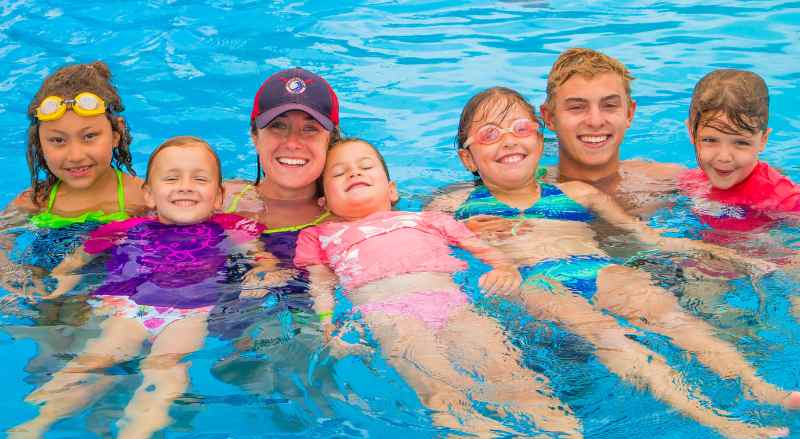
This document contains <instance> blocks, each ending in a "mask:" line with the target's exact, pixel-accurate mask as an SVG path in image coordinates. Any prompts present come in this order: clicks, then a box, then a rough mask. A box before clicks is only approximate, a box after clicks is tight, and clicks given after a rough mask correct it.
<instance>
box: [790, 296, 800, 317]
mask: <svg viewBox="0 0 800 439" xmlns="http://www.w3.org/2000/svg"><path fill="white" fill-rule="evenodd" d="M789 301H791V302H792V314H794V318H796V319H797V320H800V296H791V297H789Z"/></svg>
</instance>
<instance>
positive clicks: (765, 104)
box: [689, 69, 769, 137]
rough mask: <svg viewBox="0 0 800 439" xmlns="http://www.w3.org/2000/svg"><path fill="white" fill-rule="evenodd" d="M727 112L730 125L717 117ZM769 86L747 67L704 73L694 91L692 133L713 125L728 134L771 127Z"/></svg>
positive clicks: (691, 113)
mask: <svg viewBox="0 0 800 439" xmlns="http://www.w3.org/2000/svg"><path fill="white" fill-rule="evenodd" d="M720 116H725V117H726V118H727V119H728V121H729V122H730V126H728V125H727V124H723V123H721V122H719V121H717V118H718V117H720ZM768 122H769V89H768V88H767V83H766V82H765V81H764V79H763V78H762V77H761V76H759V75H757V74H755V73H753V72H749V71H746V70H736V69H718V70H714V71H713V72H711V73H709V74H707V75H705V76H703V77H702V78H701V79H700V81H698V82H697V85H695V86H694V91H693V92H692V102H691V104H690V105H689V126H690V127H691V129H692V137H694V136H697V131H698V130H699V129H700V128H702V127H704V126H710V127H713V128H715V129H718V130H719V131H721V132H723V133H726V134H732V135H735V134H738V133H737V132H736V131H740V132H741V131H744V132H748V133H752V134H755V133H757V132H759V131H764V130H766V129H767V125H768Z"/></svg>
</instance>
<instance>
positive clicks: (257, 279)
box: [239, 244, 297, 299]
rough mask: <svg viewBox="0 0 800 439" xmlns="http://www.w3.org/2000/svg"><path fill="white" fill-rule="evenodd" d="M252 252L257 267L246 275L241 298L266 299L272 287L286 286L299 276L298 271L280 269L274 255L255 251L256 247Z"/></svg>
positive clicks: (240, 294)
mask: <svg viewBox="0 0 800 439" xmlns="http://www.w3.org/2000/svg"><path fill="white" fill-rule="evenodd" d="M250 247H253V249H252V250H251V251H253V253H249V254H255V256H254V259H255V261H256V265H255V266H254V267H253V268H252V269H250V271H248V272H247V274H245V275H244V279H243V280H242V291H241V293H239V297H242V298H248V299H258V298H261V297H264V296H266V295H267V293H268V292H269V289H270V288H272V287H277V286H280V285H285V284H286V282H288V281H289V280H290V279H291V278H292V277H294V276H295V275H296V274H297V271H296V270H292V269H290V268H282V267H280V260H279V259H278V258H276V257H275V256H274V255H273V254H272V253H270V252H268V251H266V250H261V251H257V250H255V247H256V246H255V245H254V244H253V245H250Z"/></svg>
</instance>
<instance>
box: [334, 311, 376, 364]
mask: <svg viewBox="0 0 800 439" xmlns="http://www.w3.org/2000/svg"><path fill="white" fill-rule="evenodd" d="M354 324H355V325H357V326H355V330H356V331H358V332H359V333H360V334H361V339H363V337H364V328H363V327H362V326H361V325H360V324H357V323H354V321H352V320H350V321H348V322H347V323H345V325H344V327H343V328H341V329H339V330H338V332H337V327H336V326H335V325H334V324H333V323H332V322H324V323H322V333H323V335H324V337H325V346H326V347H327V348H328V351H329V352H330V354H331V356H332V357H334V358H337V359H341V358H344V357H347V356H350V355H356V356H359V357H361V358H362V359H364V360H365V361H368V359H369V357H370V356H371V355H373V354H374V353H375V350H374V349H373V348H372V347H370V346H367V345H365V344H363V343H351V342H349V341H346V340H344V339H343V338H342V336H343V335H344V334H346V333H348V332H350V331H351V330H352V329H354V327H353V325H354Z"/></svg>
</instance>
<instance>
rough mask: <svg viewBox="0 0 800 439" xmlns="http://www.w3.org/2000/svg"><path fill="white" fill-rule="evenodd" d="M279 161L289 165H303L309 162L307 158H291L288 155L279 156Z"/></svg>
mask: <svg viewBox="0 0 800 439" xmlns="http://www.w3.org/2000/svg"><path fill="white" fill-rule="evenodd" d="M278 163H280V164H282V165H289V166H303V165H305V164H306V163H308V160H306V159H290V158H286V157H280V158H278Z"/></svg>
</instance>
